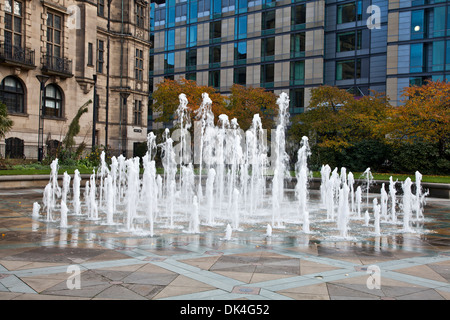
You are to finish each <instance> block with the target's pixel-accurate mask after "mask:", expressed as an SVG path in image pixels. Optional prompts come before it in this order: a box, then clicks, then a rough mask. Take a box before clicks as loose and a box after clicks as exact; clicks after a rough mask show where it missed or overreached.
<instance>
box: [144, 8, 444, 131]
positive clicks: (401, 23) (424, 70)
mask: <svg viewBox="0 0 450 320" xmlns="http://www.w3.org/2000/svg"><path fill="white" fill-rule="evenodd" d="M151 5H152V7H151V23H150V25H151V31H150V32H151V36H150V37H151V40H152V42H153V47H152V48H151V53H150V62H151V63H150V65H151V66H150V79H151V80H150V81H152V83H153V86H152V85H151V86H150V88H152V87H153V89H154V88H155V86H156V84H157V83H159V82H161V81H163V79H164V78H169V79H175V80H177V79H181V78H186V79H191V80H195V81H197V83H198V84H200V85H209V86H213V87H215V88H216V89H217V90H218V91H220V92H221V93H224V94H226V93H228V92H229V91H230V88H231V86H232V85H233V83H239V84H242V85H246V86H253V87H263V88H265V89H267V90H271V91H273V92H275V93H276V94H279V93H281V92H283V91H284V92H287V93H288V94H289V97H290V100H291V105H290V110H289V111H290V113H291V114H293V115H295V114H298V113H301V112H304V110H305V107H307V106H308V103H309V99H310V91H311V88H314V87H317V86H319V85H323V84H326V85H332V86H338V87H340V88H344V89H347V90H348V91H350V92H352V93H353V94H354V95H355V96H362V95H367V94H369V92H370V90H375V91H378V92H386V93H387V94H388V95H389V96H390V98H391V100H392V102H393V103H394V104H397V103H399V101H400V99H401V92H402V90H403V89H404V87H405V86H409V85H410V84H421V83H423V81H424V80H425V79H441V80H443V79H446V78H447V73H448V71H449V70H450V50H449V49H450V44H449V43H450V42H449V40H448V35H450V34H449V32H450V30H449V29H450V13H449V5H450V3H449V1H445V0H428V1H425V0H422V1H407V0H397V1H396V0H394V1H392V0H391V1H388V0H356V1H354V0H353V1H349V0H309V1H305V0H281V1H272V0H196V1H194V0H167V1H163V0H159V3H152V4H151ZM150 91H152V89H150ZM150 97H151V92H150ZM149 123H151V121H150V122H149Z"/></svg>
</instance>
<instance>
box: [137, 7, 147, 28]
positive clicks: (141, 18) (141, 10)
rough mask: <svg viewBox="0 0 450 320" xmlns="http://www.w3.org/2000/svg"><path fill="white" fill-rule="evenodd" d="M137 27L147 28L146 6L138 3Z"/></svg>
mask: <svg viewBox="0 0 450 320" xmlns="http://www.w3.org/2000/svg"><path fill="white" fill-rule="evenodd" d="M135 5H136V26H138V27H139V28H144V26H145V6H143V5H142V4H139V3H136V2H135Z"/></svg>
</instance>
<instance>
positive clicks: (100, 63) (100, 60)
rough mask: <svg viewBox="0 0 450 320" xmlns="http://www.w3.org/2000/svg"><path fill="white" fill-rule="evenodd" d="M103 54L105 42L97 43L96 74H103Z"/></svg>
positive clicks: (99, 41)
mask: <svg viewBox="0 0 450 320" xmlns="http://www.w3.org/2000/svg"><path fill="white" fill-rule="evenodd" d="M104 54H105V42H104V41H103V40H98V41H97V72H98V73H103V65H104V63H105V60H104Z"/></svg>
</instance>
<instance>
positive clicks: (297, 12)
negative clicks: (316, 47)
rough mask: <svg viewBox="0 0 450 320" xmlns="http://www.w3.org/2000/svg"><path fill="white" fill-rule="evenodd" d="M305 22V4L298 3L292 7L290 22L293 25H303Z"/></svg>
mask: <svg viewBox="0 0 450 320" xmlns="http://www.w3.org/2000/svg"><path fill="white" fill-rule="evenodd" d="M305 23H306V5H304V4H299V5H296V6H293V7H292V12H291V24H292V25H293V26H295V25H303V24H305Z"/></svg>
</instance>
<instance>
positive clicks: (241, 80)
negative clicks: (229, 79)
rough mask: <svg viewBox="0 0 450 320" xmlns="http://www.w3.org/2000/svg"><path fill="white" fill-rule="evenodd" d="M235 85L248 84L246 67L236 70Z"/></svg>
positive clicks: (234, 75)
mask: <svg viewBox="0 0 450 320" xmlns="http://www.w3.org/2000/svg"><path fill="white" fill-rule="evenodd" d="M233 83H237V84H240V85H243V86H245V84H246V83H247V68H246V67H239V68H234V74H233Z"/></svg>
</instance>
